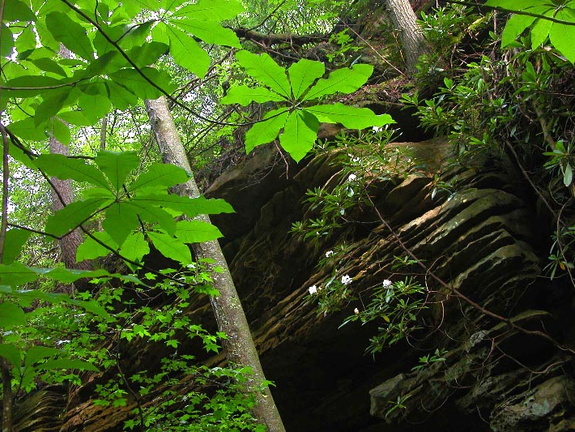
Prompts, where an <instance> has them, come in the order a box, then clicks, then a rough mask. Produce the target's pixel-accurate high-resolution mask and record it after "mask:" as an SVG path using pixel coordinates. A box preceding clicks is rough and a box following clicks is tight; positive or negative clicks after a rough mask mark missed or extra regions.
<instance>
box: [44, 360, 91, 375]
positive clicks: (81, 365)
mask: <svg viewBox="0 0 575 432" xmlns="http://www.w3.org/2000/svg"><path fill="white" fill-rule="evenodd" d="M36 367H37V369H39V370H54V369H79V370H87V371H93V372H98V368H97V367H96V366H94V365H93V364H92V363H88V362H86V361H83V360H78V359H54V360H48V361H47V362H45V363H42V364H40V365H38V366H36Z"/></svg>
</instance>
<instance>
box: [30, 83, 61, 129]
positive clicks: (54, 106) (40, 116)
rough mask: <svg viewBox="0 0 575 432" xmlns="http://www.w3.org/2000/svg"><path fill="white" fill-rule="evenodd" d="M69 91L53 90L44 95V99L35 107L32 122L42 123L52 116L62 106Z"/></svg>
mask: <svg viewBox="0 0 575 432" xmlns="http://www.w3.org/2000/svg"><path fill="white" fill-rule="evenodd" d="M69 94H70V92H69V91H68V90H65V89H59V90H54V91H52V92H50V93H49V94H47V95H46V96H45V97H44V100H43V101H42V103H41V104H40V105H38V107H37V108H36V112H35V113H34V122H35V123H36V124H38V125H39V124H42V123H44V122H46V121H47V120H48V119H50V118H52V117H53V116H55V115H56V114H58V112H59V111H60V110H61V109H62V108H63V107H64V104H65V103H66V100H67V99H68V95H69Z"/></svg>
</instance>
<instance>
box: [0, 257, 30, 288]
mask: <svg viewBox="0 0 575 432" xmlns="http://www.w3.org/2000/svg"><path fill="white" fill-rule="evenodd" d="M36 279H38V275H37V274H36V273H35V272H33V271H32V270H30V269H29V268H28V267H26V266H25V265H24V264H21V263H19V262H14V263H12V264H9V265H7V264H0V284H2V285H10V286H17V285H24V284H25V283H28V282H34V281H35V280H36Z"/></svg>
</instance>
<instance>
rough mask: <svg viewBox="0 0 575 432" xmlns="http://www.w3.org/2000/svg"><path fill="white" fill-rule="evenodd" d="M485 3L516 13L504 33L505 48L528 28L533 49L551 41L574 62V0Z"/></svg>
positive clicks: (491, 0) (497, 1)
mask: <svg viewBox="0 0 575 432" xmlns="http://www.w3.org/2000/svg"><path fill="white" fill-rule="evenodd" d="M485 4H486V5H487V6H493V7H497V8H504V9H506V10H509V11H512V12H516V13H515V14H514V15H512V16H511V18H510V19H509V20H508V21H507V23H506V25H505V29H504V30H503V34H502V35H501V45H502V46H503V47H506V46H511V45H513V44H514V41H515V39H516V38H517V37H518V36H519V35H521V34H522V33H523V32H524V31H525V30H526V29H529V35H530V37H531V48H532V49H535V48H537V47H539V46H540V45H541V44H543V43H545V42H546V41H547V40H549V41H550V42H551V44H552V45H553V46H554V47H555V48H556V49H557V51H559V52H560V53H561V54H562V55H564V56H565V57H566V58H567V59H568V60H569V61H570V62H571V63H575V44H574V43H573V38H574V35H575V1H573V0H522V1H515V0H488V1H487V2H486V3H485Z"/></svg>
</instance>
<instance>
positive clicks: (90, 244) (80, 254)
mask: <svg viewBox="0 0 575 432" xmlns="http://www.w3.org/2000/svg"><path fill="white" fill-rule="evenodd" d="M93 236H94V237H96V238H97V239H98V240H100V241H101V242H102V243H104V244H106V245H108V246H110V247H111V248H112V249H113V250H115V249H117V248H118V245H117V244H115V243H114V241H113V240H112V238H111V237H110V235H109V234H108V233H106V232H97V233H94V234H93ZM109 253H110V249H107V248H105V247H104V246H102V245H101V244H100V243H98V242H97V241H96V240H94V239H92V238H91V237H86V238H85V239H84V242H83V243H82V244H81V245H80V246H78V249H77V250H76V262H82V261H85V260H92V259H94V258H99V257H103V256H107V255H108V254H109Z"/></svg>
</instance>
